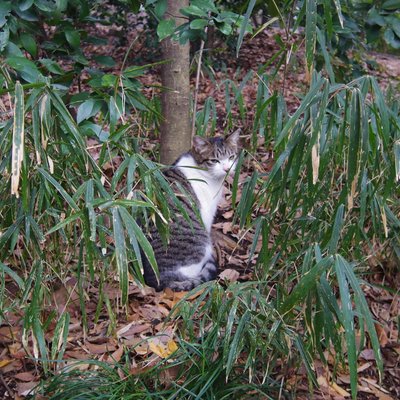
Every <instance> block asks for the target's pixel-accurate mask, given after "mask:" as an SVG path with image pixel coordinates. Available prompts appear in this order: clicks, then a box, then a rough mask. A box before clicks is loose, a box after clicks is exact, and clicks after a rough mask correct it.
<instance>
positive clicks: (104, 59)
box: [93, 56, 115, 67]
mask: <svg viewBox="0 0 400 400" xmlns="http://www.w3.org/2000/svg"><path fill="white" fill-rule="evenodd" d="M93 60H95V61H96V62H97V63H98V64H101V65H104V66H106V67H114V66H115V61H114V59H113V58H112V57H110V56H94V57H93Z"/></svg>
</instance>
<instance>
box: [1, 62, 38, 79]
mask: <svg viewBox="0 0 400 400" xmlns="http://www.w3.org/2000/svg"><path fill="white" fill-rule="evenodd" d="M5 62H6V64H8V65H9V66H10V67H11V68H13V69H15V70H16V71H18V72H19V73H20V75H21V77H22V78H23V79H24V80H26V81H27V82H30V83H35V82H37V81H38V80H39V78H40V77H41V76H42V74H41V73H40V72H39V70H38V69H37V67H36V65H35V63H33V62H32V61H30V60H28V59H26V58H25V57H8V58H7V59H6V61H5Z"/></svg>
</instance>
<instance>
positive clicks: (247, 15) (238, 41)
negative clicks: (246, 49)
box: [236, 0, 256, 57]
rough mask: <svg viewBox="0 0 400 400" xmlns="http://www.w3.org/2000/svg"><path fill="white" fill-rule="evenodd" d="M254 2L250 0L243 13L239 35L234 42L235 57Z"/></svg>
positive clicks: (237, 54)
mask: <svg viewBox="0 0 400 400" xmlns="http://www.w3.org/2000/svg"><path fill="white" fill-rule="evenodd" d="M255 4H256V0H250V2H249V5H248V6H247V10H246V14H245V15H244V18H243V21H242V24H241V26H240V31H239V37H238V40H237V43H236V57H239V50H240V47H241V46H242V43H243V37H244V34H245V33H246V27H247V24H248V23H249V20H250V16H251V13H252V12H253V8H254V6H255Z"/></svg>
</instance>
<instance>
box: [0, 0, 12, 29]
mask: <svg viewBox="0 0 400 400" xmlns="http://www.w3.org/2000/svg"><path fill="white" fill-rule="evenodd" d="M10 14H11V3H9V2H6V1H1V2H0V28H1V27H2V26H4V25H5V24H6V23H7V17H8V16H9V15H10Z"/></svg>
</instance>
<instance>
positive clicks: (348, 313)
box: [335, 256, 357, 399]
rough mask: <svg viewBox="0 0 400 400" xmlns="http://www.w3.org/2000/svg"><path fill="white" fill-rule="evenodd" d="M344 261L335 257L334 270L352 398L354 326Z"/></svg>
mask: <svg viewBox="0 0 400 400" xmlns="http://www.w3.org/2000/svg"><path fill="white" fill-rule="evenodd" d="M345 268H346V266H345V263H344V260H343V258H342V257H340V256H337V257H336V259H335V271H336V276H337V279H338V284H339V291H340V299H341V303H342V309H341V314H342V321H343V327H344V330H345V339H346V347H347V359H348V364H349V370H350V387H351V393H352V396H353V399H356V398H357V347H356V334H355V328H354V313H353V306H352V302H351V297H350V291H349V283H348V281H347V278H346V271H345Z"/></svg>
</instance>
